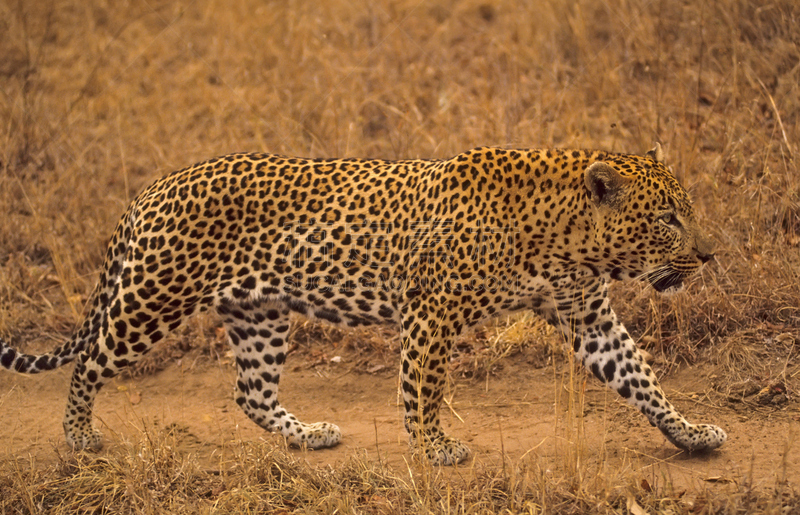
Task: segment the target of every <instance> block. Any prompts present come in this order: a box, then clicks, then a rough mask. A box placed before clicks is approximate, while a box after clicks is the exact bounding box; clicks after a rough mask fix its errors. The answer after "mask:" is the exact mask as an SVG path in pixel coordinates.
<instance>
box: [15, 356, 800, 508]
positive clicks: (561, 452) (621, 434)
mask: <svg viewBox="0 0 800 515" xmlns="http://www.w3.org/2000/svg"><path fill="white" fill-rule="evenodd" d="M540 354H541V349H536V348H533V347H531V348H526V349H522V350H520V351H519V352H517V353H516V354H515V355H513V356H510V357H507V358H505V359H503V360H502V361H500V363H499V364H498V365H497V366H496V367H495V368H494V369H493V371H492V373H490V374H488V376H486V377H483V378H480V379H478V378H459V377H454V378H453V380H452V382H451V392H450V393H451V394H452V396H451V397H449V399H450V402H449V407H448V406H445V407H444V408H443V413H444V421H445V425H446V427H448V428H449V429H450V431H451V432H452V434H453V435H455V436H457V437H458V438H461V439H463V440H465V441H466V442H468V443H469V445H470V447H471V449H472V451H473V460H475V461H474V462H471V463H467V464H466V465H462V466H460V467H459V468H458V469H456V470H457V471H458V470H460V471H461V472H456V473H463V471H465V470H467V471H469V470H475V465H486V466H489V467H494V468H500V467H507V466H512V465H519V464H522V463H525V462H526V461H528V462H530V461H531V460H535V461H536V462H537V463H538V465H539V466H544V467H553V468H554V470H555V469H557V468H563V467H565V463H568V462H569V460H565V459H564V458H565V456H572V457H573V459H574V460H577V461H581V462H584V463H586V464H590V465H591V466H590V467H588V468H581V469H579V470H596V471H597V474H598V476H599V475H606V476H612V477H613V476H614V475H615V474H630V473H633V474H635V475H638V476H641V479H642V484H643V485H644V487H652V488H660V489H663V488H664V487H666V488H668V489H669V488H670V487H671V488H672V489H673V491H674V492H675V493H676V494H677V495H681V493H682V492H685V491H686V490H691V491H697V490H704V489H709V488H715V489H718V488H725V487H726V485H734V486H737V487H740V486H742V483H744V484H745V486H748V487H752V488H753V489H755V490H763V489H770V488H774V487H775V485H776V484H784V482H786V483H788V485H791V486H792V487H793V488H796V487H798V486H800V445H799V444H798V442H797V439H798V428H800V424H798V422H800V409H799V408H800V403H798V402H797V400H796V399H794V398H792V397H791V396H787V395H786V393H787V392H780V391H779V390H780V387H773V391H772V395H770V389H769V387H767V388H765V389H761V390H760V391H755V392H754V390H757V388H750V389H749V391H746V390H742V392H740V393H739V394H738V395H739V397H738V398H737V396H736V394H730V393H729V394H728V395H724V394H723V393H720V392H718V391H716V390H715V388H714V385H715V382H716V378H717V374H716V370H715V369H714V368H713V367H711V366H709V365H701V366H685V367H682V368H680V369H679V370H677V371H676V372H674V373H671V374H669V375H668V376H666V377H664V378H663V379H662V382H663V386H664V387H665V390H666V392H667V394H668V395H669V396H670V397H671V399H672V401H673V403H674V404H675V405H676V406H677V407H678V408H679V409H680V410H681V411H682V412H683V413H684V414H685V416H686V417H687V418H689V420H691V421H693V422H708V423H714V424H717V425H719V426H721V427H723V428H725V429H726V430H727V431H728V435H729V441H728V442H727V443H726V444H725V445H724V446H723V447H722V448H720V449H718V450H716V451H713V452H711V453H708V454H702V455H689V454H687V453H683V452H680V451H678V450H676V449H675V448H674V447H672V446H671V445H670V444H669V443H668V442H667V441H666V440H665V439H664V437H663V436H662V435H661V434H660V433H659V432H658V431H657V430H656V429H654V428H651V427H650V426H649V425H648V423H647V421H646V420H645V419H644V417H642V416H641V415H639V414H638V413H636V412H635V411H634V410H632V409H631V408H629V407H628V406H627V405H624V404H623V403H622V402H621V401H620V400H618V399H617V398H616V395H615V394H614V393H613V392H611V391H608V390H606V389H605V387H604V386H603V385H602V384H600V383H599V382H598V381H596V380H595V379H594V378H592V377H590V376H588V375H587V374H586V373H585V372H584V371H583V370H581V369H580V368H579V367H577V366H574V368H573V365H571V364H569V363H566V362H565V361H564V360H563V359H556V360H555V363H552V362H551V364H543V363H542V360H541V356H540ZM335 356H338V358H336V359H335V360H333V361H332V358H334V357H335ZM339 358H341V359H340V360H339ZM393 358H394V356H392V353H377V352H365V351H364V350H361V351H359V350H356V349H355V348H341V349H335V354H334V353H331V349H330V348H329V347H328V348H326V347H324V346H322V345H320V344H315V345H312V346H311V347H306V346H303V347H302V348H300V349H299V350H296V351H295V352H293V353H292V355H291V356H290V360H289V361H288V366H287V371H286V373H284V375H283V379H282V382H281V388H282V390H281V393H282V395H281V396H282V402H283V403H284V405H285V406H286V407H288V408H289V409H290V410H291V411H292V412H294V413H295V414H296V415H298V417H299V418H301V420H305V421H308V422H315V421H321V420H326V421H329V422H333V423H336V424H338V425H339V426H340V428H341V430H342V434H343V439H342V442H341V443H340V444H339V445H338V446H337V447H335V448H332V449H325V450H317V451H308V450H302V449H295V450H293V451H291V452H293V453H295V454H296V455H298V456H302V457H303V458H305V459H307V460H308V461H309V462H310V463H312V464H315V465H331V466H334V467H335V466H336V465H337V464H341V463H342V462H344V461H345V460H346V459H347V457H349V456H351V455H353V454H354V453H359V454H361V455H362V456H364V453H366V457H367V458H368V459H370V460H382V461H384V462H387V463H388V464H390V465H391V466H392V467H393V468H395V470H404V469H406V468H407V467H408V466H409V462H410V454H409V450H408V446H407V436H406V433H405V431H404V429H403V427H402V422H401V421H402V403H401V402H400V399H399V397H398V390H397V371H396V363H394V361H395V360H394V359H393ZM656 368H658V364H657V365H656ZM70 369H71V366H67V367H65V368H64V369H61V370H58V371H56V372H52V373H49V374H42V375H38V376H22V375H17V374H0V392H3V395H2V396H1V397H0V409H1V410H2V413H3V419H4V423H3V424H0V461H5V460H10V459H18V458H20V457H23V456H31V457H32V458H33V459H35V461H36V462H38V463H39V464H42V463H46V462H48V461H50V460H56V459H58V457H59V456H61V455H64V454H66V453H68V452H70V451H69V450H68V449H67V446H66V444H65V443H64V436H63V433H62V430H61V417H62V410H63V407H64V403H65V398H66V392H67V390H68V386H69V378H70V373H71V370H70ZM571 371H572V373H571ZM234 378H235V367H234V365H233V363H231V360H230V359H229V357H226V356H224V355H223V356H218V357H213V356H209V355H208V354H204V353H202V352H200V351H198V350H196V349H195V350H193V351H190V352H189V353H187V354H185V355H183V356H181V357H180V358H178V359H176V360H172V361H170V362H168V363H167V364H166V366H165V368H163V370H160V371H157V372H155V373H152V374H147V375H143V376H142V377H136V378H131V377H130V376H127V377H126V376H120V377H118V378H116V379H115V380H114V381H113V382H111V383H110V384H108V385H107V386H106V387H105V389H104V390H103V391H102V392H101V393H100V395H99V397H98V400H97V405H96V418H97V420H98V423H99V425H100V427H101V428H102V430H103V432H104V433H105V436H106V447H105V448H104V450H103V451H101V452H107V451H108V449H112V448H113V447H114V446H115V445H119V444H120V443H121V442H122V441H124V439H127V440H136V439H143V438H147V437H148V433H151V432H152V431H153V429H155V428H158V427H159V426H161V428H170V429H171V430H173V431H174V432H175V434H176V435H177V438H176V442H178V445H179V447H180V448H181V449H180V450H181V451H183V452H191V453H195V454H196V455H197V456H198V457H200V459H201V460H203V461H205V462H206V463H207V464H208V466H209V467H211V468H212V469H213V468H214V466H215V463H217V462H219V461H220V460H222V459H223V457H224V456H225V453H226V449H228V448H230V446H233V445H238V444H239V442H242V441H254V440H258V439H265V440H268V441H270V442H274V445H276V446H283V445H285V444H284V443H283V440H282V438H281V437H279V436H277V435H273V434H270V433H267V432H265V431H263V430H262V429H261V428H259V427H257V426H256V425H255V424H253V423H252V422H251V421H250V420H249V419H247V417H246V416H245V415H244V413H243V412H242V411H241V410H240V409H239V408H238V407H237V406H236V404H235V403H234V401H233V382H234ZM570 385H573V386H570ZM570 389H572V392H573V395H570ZM580 412H582V413H583V416H582V417H581V416H579V414H580ZM560 472H563V471H560ZM578 479H586V478H578Z"/></svg>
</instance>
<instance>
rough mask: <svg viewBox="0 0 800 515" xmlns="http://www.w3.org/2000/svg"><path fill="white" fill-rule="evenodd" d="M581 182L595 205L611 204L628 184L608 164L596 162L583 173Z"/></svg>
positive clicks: (625, 179)
mask: <svg viewBox="0 0 800 515" xmlns="http://www.w3.org/2000/svg"><path fill="white" fill-rule="evenodd" d="M583 182H584V184H586V189H587V190H589V193H590V195H591V198H592V202H594V203H595V204H596V205H598V206H599V205H602V204H611V203H613V202H614V200H615V199H616V198H617V197H618V195H619V193H620V191H621V190H622V188H623V187H624V186H625V185H626V184H628V182H630V179H628V178H625V177H623V176H621V175H620V174H619V172H618V171H617V170H616V169H615V168H614V167H613V166H611V165H609V164H608V163H604V162H603V161H597V162H596V163H592V165H591V166H589V167H588V168H586V171H584V172H583Z"/></svg>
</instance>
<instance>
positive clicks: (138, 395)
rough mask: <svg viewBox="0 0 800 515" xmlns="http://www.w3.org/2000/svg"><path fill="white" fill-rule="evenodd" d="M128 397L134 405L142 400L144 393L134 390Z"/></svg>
mask: <svg viewBox="0 0 800 515" xmlns="http://www.w3.org/2000/svg"><path fill="white" fill-rule="evenodd" d="M128 399H129V400H130V401H131V404H133V405H134V406H135V405H137V404H139V403H140V402H142V394H141V393H139V392H137V391H136V390H134V391H132V392H131V394H130V395H129V396H128Z"/></svg>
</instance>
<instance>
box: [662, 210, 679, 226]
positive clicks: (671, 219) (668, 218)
mask: <svg viewBox="0 0 800 515" xmlns="http://www.w3.org/2000/svg"><path fill="white" fill-rule="evenodd" d="M658 220H659V221H660V222H664V223H665V224H667V225H671V226H673V227H680V225H681V223H680V222H679V221H678V217H677V216H675V215H674V214H673V213H665V214H663V215H661V216H660V217H659V219H658Z"/></svg>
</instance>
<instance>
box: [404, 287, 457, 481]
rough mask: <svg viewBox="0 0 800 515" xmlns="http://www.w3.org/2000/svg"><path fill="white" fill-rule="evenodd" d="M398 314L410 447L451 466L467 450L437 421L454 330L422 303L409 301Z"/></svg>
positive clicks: (439, 463) (437, 463) (405, 420)
mask: <svg viewBox="0 0 800 515" xmlns="http://www.w3.org/2000/svg"><path fill="white" fill-rule="evenodd" d="M415 308H416V309H415ZM401 312H402V314H403V330H402V337H403V350H402V365H401V366H402V369H401V378H402V389H403V403H404V405H405V411H406V413H405V417H404V422H405V427H406V430H407V431H408V432H409V436H410V441H409V443H410V446H411V448H412V451H413V452H424V453H425V454H426V455H427V457H428V458H429V459H430V460H431V462H432V463H434V464H436V465H454V464H456V463H459V462H461V461H463V460H464V459H465V458H466V457H467V456H469V448H468V447H467V446H466V445H464V444H463V443H461V442H460V441H459V440H457V439H456V438H453V437H451V436H448V435H447V434H446V433H445V432H444V431H443V430H442V426H441V421H440V419H439V408H440V407H441V404H442V398H443V397H444V387H445V381H446V378H447V365H448V361H449V359H450V350H451V348H452V344H453V339H454V337H455V334H454V330H453V329H452V328H451V326H450V325H448V324H447V322H446V320H445V316H436V315H434V314H432V313H431V310H430V308H429V307H428V306H425V304H424V303H421V302H416V301H415V302H412V303H411V305H410V306H406V307H405V308H404V309H401ZM429 313H430V314H429Z"/></svg>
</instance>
